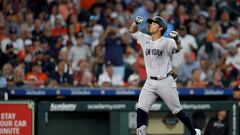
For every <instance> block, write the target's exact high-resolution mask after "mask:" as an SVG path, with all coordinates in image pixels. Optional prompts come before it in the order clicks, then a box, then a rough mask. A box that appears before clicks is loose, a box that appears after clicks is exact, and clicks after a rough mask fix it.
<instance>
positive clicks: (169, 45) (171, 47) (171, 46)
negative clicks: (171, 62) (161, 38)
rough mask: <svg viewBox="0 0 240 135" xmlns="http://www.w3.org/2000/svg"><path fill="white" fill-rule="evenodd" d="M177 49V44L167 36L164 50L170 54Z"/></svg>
mask: <svg viewBox="0 0 240 135" xmlns="http://www.w3.org/2000/svg"><path fill="white" fill-rule="evenodd" d="M175 49H177V44H176V42H175V41H174V40H173V39H171V38H167V43H166V51H167V53H168V54H169V55H172V54H173V53H174V50H175Z"/></svg>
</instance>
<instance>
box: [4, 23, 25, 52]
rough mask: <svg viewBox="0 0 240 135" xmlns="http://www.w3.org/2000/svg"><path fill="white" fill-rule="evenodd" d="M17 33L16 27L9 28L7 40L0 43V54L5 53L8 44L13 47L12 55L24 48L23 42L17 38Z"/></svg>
mask: <svg viewBox="0 0 240 135" xmlns="http://www.w3.org/2000/svg"><path fill="white" fill-rule="evenodd" d="M17 32H18V30H17V28H16V27H14V26H12V27H10V28H9V35H8V38H6V39H4V40H2V41H1V49H2V52H4V53H5V52H6V49H7V45H8V44H12V45H13V50H14V53H17V52H18V51H20V50H21V49H23V46H24V45H23V40H22V39H21V38H19V37H18V35H17Z"/></svg>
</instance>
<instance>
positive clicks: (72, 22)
mask: <svg viewBox="0 0 240 135" xmlns="http://www.w3.org/2000/svg"><path fill="white" fill-rule="evenodd" d="M66 22H67V25H68V26H69V25H73V26H74V32H75V33H78V32H80V30H81V24H80V23H79V22H78V18H77V14H75V13H71V14H69V16H68V18H67V20H66Z"/></svg>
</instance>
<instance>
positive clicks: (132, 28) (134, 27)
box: [129, 16, 143, 33]
mask: <svg viewBox="0 0 240 135" xmlns="http://www.w3.org/2000/svg"><path fill="white" fill-rule="evenodd" d="M142 22H143V17H141V16H137V17H136V18H135V20H134V22H133V23H132V25H131V26H130V28H129V32H130V33H135V32H137V31H138V27H137V25H138V24H140V23H142Z"/></svg>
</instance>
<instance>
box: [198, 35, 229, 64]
mask: <svg viewBox="0 0 240 135" xmlns="http://www.w3.org/2000/svg"><path fill="white" fill-rule="evenodd" d="M225 54H226V51H225V50H224V49H223V48H222V47H221V46H220V45H219V44H218V43H216V42H213V41H212V40H211V39H207V41H206V43H205V44H204V45H203V46H201V48H200V49H199V51H198V60H202V59H205V60H208V61H209V64H215V65H217V66H219V65H220V63H221V61H222V59H223V58H224V55H225Z"/></svg>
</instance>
